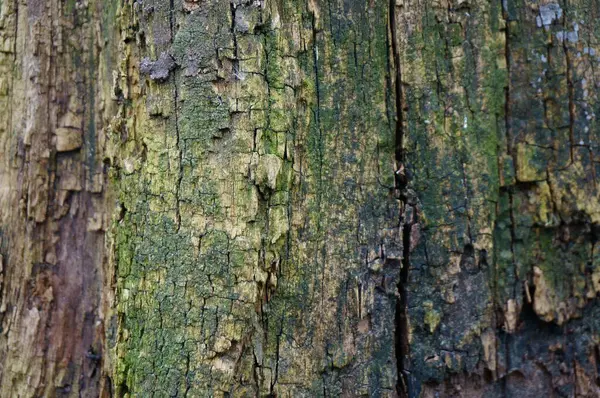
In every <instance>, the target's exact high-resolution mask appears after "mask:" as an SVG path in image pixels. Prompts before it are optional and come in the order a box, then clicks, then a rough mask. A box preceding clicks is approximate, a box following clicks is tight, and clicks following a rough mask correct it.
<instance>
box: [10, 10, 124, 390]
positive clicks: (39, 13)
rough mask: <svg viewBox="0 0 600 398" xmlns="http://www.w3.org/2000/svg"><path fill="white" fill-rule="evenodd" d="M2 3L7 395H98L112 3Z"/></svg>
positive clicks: (101, 381) (102, 383)
mask: <svg viewBox="0 0 600 398" xmlns="http://www.w3.org/2000/svg"><path fill="white" fill-rule="evenodd" d="M0 8H1V12H0V42H2V43H3V48H2V52H1V53H0V68H1V72H0V73H1V76H0V83H1V84H0V86H1V87H2V90H1V92H0V101H1V104H2V111H1V112H0V146H1V150H0V187H1V188H0V190H1V192H2V193H1V194H0V197H1V201H0V239H1V245H0V253H1V256H0V258H1V259H2V267H1V268H0V271H1V273H0V276H1V278H0V281H1V282H2V283H1V285H0V289H1V303H2V304H1V307H0V322H1V329H0V330H1V334H0V385H1V389H0V396H3V397H16V396H23V397H29V396H73V395H78V396H89V397H93V396H99V395H100V394H101V391H107V388H108V386H107V379H106V378H104V376H103V374H104V373H103V371H102V366H103V355H104V340H105V338H104V336H105V330H104V315H105V313H104V310H103V300H106V299H107V296H106V294H107V292H109V289H108V288H107V289H106V290H104V287H105V286H107V287H108V283H107V281H106V277H107V276H106V273H105V265H106V263H107V258H106V254H105V238H104V234H105V230H106V223H107V220H106V212H105V192H106V169H105V165H104V163H103V159H104V155H103V152H104V145H105V140H106V135H105V134H106V131H105V130H104V127H105V126H106V125H107V121H108V119H107V118H108V115H109V114H110V110H111V108H112V107H113V106H112V105H111V100H110V94H109V92H108V90H107V89H106V88H105V87H103V86H102V84H101V82H102V81H110V76H111V75H110V73H111V71H110V64H109V61H110V55H111V54H109V53H110V52H112V51H113V49H111V48H110V47H108V48H107V47H106V45H107V44H109V40H111V39H112V37H111V35H110V34H109V33H108V32H109V31H110V29H111V27H110V25H111V24H112V23H113V21H111V18H112V19H114V16H111V15H110V12H111V10H113V11H114V9H113V7H112V5H111V4H110V3H106V2H102V3H100V2H86V3H85V4H84V3H80V2H74V1H69V2H63V1H37V0H36V1H33V0H31V1H4V2H2V3H0ZM109 384H110V383H109Z"/></svg>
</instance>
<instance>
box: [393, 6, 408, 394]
mask: <svg viewBox="0 0 600 398" xmlns="http://www.w3.org/2000/svg"><path fill="white" fill-rule="evenodd" d="M389 25H390V28H389V30H388V34H389V35H390V36H391V40H390V41H389V42H390V44H391V52H392V58H393V63H394V65H393V68H392V67H390V68H389V69H390V70H394V71H395V81H394V91H395V97H396V98H395V100H396V103H395V111H396V126H395V131H394V140H395V160H396V168H397V170H396V172H395V189H396V192H397V193H398V194H399V199H400V201H401V202H403V203H402V205H403V206H404V210H403V212H402V215H401V219H400V228H401V231H402V244H403V249H402V250H403V253H402V260H401V261H400V262H399V265H400V276H399V280H398V284H397V290H398V299H397V301H396V311H395V325H394V327H395V336H394V337H395V342H394V343H395V350H396V368H397V372H398V377H397V384H396V392H397V394H398V396H399V397H402V398H408V397H410V396H412V391H411V390H412V389H411V385H410V378H409V377H408V375H409V369H408V368H409V367H408V362H409V355H410V353H409V343H408V333H409V330H408V315H407V288H406V285H407V282H408V272H409V267H410V233H411V229H412V223H413V222H414V220H407V219H406V209H407V208H408V207H409V206H411V205H409V204H407V203H406V194H405V190H406V188H407V185H408V176H407V170H406V168H405V164H404V163H405V161H406V159H405V148H404V146H405V143H404V115H403V111H404V109H403V92H402V69H401V67H400V51H399V46H398V40H397V37H396V27H397V21H396V3H395V0H390V3H389Z"/></svg>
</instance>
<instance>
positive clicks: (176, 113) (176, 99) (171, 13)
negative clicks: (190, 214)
mask: <svg viewBox="0 0 600 398" xmlns="http://www.w3.org/2000/svg"><path fill="white" fill-rule="evenodd" d="M169 7H170V8H169V28H170V30H171V44H173V42H174V41H175V0H170V5H169ZM173 115H174V116H175V134H176V135H177V137H176V146H177V152H178V157H179V164H178V166H177V173H178V174H177V184H176V186H175V222H176V223H177V232H179V230H180V229H181V210H180V203H179V202H180V200H179V195H180V192H181V181H182V180H183V149H182V148H181V134H180V132H179V85H178V82H177V68H175V70H174V71H173Z"/></svg>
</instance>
